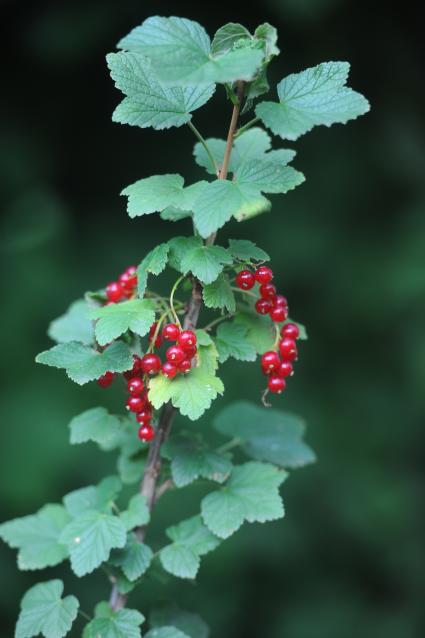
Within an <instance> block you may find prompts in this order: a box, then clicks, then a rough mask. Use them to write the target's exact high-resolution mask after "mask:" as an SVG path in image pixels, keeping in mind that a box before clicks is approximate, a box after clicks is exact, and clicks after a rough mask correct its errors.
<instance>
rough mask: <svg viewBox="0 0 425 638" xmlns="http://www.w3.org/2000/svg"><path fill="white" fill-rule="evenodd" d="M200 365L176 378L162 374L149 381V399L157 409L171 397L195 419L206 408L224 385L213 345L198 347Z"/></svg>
mask: <svg viewBox="0 0 425 638" xmlns="http://www.w3.org/2000/svg"><path fill="white" fill-rule="evenodd" d="M198 360H199V364H198V367H196V368H192V370H190V371H189V372H188V373H186V374H184V375H179V376H178V377H176V378H174V379H167V377H164V376H163V375H158V376H157V377H154V378H153V379H151V381H150V382H149V400H150V402H151V403H152V405H153V406H154V407H155V409H157V410H158V409H159V408H160V407H161V406H162V405H164V403H167V402H168V401H171V402H172V404H173V406H174V407H175V408H178V409H179V410H180V413H181V414H182V415H183V416H187V417H189V419H191V420H192V421H196V419H199V417H200V416H202V415H203V413H204V412H205V410H207V409H208V408H209V407H210V406H211V403H212V401H213V400H214V399H215V398H216V397H217V394H222V392H223V391H224V386H223V383H222V382H221V380H220V379H219V378H218V377H216V376H215V370H216V368H217V351H216V349H215V347H214V346H209V347H200V348H198Z"/></svg>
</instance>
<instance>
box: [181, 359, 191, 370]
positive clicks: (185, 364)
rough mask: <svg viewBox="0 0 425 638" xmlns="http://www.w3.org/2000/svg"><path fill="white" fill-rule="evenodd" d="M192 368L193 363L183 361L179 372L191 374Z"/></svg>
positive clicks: (186, 360) (188, 360)
mask: <svg viewBox="0 0 425 638" xmlns="http://www.w3.org/2000/svg"><path fill="white" fill-rule="evenodd" d="M191 368H192V362H191V360H190V359H183V361H182V362H181V363H179V372H189V370H190V369H191Z"/></svg>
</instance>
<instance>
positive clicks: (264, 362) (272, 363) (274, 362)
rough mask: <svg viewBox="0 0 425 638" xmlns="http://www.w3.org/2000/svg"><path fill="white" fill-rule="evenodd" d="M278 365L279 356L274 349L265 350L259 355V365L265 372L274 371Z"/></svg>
mask: <svg viewBox="0 0 425 638" xmlns="http://www.w3.org/2000/svg"><path fill="white" fill-rule="evenodd" d="M279 366H280V358H279V355H278V354H277V352H274V350H269V351H268V352H265V353H264V354H263V355H262V357H261V367H262V369H263V372H264V373H265V374H270V373H271V372H276V371H277V370H278V369H279Z"/></svg>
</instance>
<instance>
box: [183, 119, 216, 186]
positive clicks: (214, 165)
mask: <svg viewBox="0 0 425 638" xmlns="http://www.w3.org/2000/svg"><path fill="white" fill-rule="evenodd" d="M187 124H188V126H189V128H190V130H191V131H192V132H193V133H194V134H195V136H196V137H197V138H198V140H199V141H200V142H201V144H202V146H203V147H204V149H205V151H206V153H207V155H208V157H209V159H210V162H211V165H212V167H213V169H214V174H215V175H218V173H219V167H218V165H217V162H216V161H215V159H214V155H213V154H212V152H211V149H210V147H209V146H208V144H207V142H206V140H205V139H204V137H202V135H201V133H200V132H199V131H198V129H197V128H196V126H195V125H194V124H193V123H192V122H191V120H189V122H188V123H187Z"/></svg>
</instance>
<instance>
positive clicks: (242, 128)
mask: <svg viewBox="0 0 425 638" xmlns="http://www.w3.org/2000/svg"><path fill="white" fill-rule="evenodd" d="M259 121H260V118H259V117H254V118H253V119H252V120H249V122H247V123H246V124H244V126H241V128H239V129H238V130H237V131H236V133H235V139H236V138H237V137H239V136H240V135H242V133H245V131H247V130H248V129H249V128H251V126H254V124H257V122H259Z"/></svg>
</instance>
